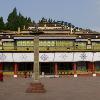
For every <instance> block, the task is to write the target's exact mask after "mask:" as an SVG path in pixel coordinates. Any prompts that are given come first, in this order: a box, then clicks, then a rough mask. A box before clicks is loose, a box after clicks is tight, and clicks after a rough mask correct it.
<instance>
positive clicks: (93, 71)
mask: <svg viewBox="0 0 100 100" xmlns="http://www.w3.org/2000/svg"><path fill="white" fill-rule="evenodd" d="M92 66H93V69H92V73H93V76H96V73H95V63H94V62H93V63H92Z"/></svg>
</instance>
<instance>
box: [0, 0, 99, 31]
mask: <svg viewBox="0 0 100 100" xmlns="http://www.w3.org/2000/svg"><path fill="white" fill-rule="evenodd" d="M14 7H16V8H17V10H18V12H19V11H20V12H21V13H22V14H23V15H24V16H28V17H31V18H32V20H36V21H38V20H39V19H41V18H42V17H46V18H53V19H55V20H64V21H67V22H71V23H72V24H74V25H76V26H79V27H82V28H90V29H92V30H97V31H100V0H0V16H3V17H4V20H5V21H6V20H7V16H8V14H9V13H10V12H11V11H12V10H13V8H14Z"/></svg>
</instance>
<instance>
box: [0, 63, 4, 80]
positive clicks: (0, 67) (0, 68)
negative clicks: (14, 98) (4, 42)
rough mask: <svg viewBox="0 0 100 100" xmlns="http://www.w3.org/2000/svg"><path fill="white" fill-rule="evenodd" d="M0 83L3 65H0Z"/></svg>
mask: <svg viewBox="0 0 100 100" xmlns="http://www.w3.org/2000/svg"><path fill="white" fill-rule="evenodd" d="M0 81H3V63H0Z"/></svg>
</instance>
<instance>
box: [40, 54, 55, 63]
mask: <svg viewBox="0 0 100 100" xmlns="http://www.w3.org/2000/svg"><path fill="white" fill-rule="evenodd" d="M53 60H54V53H40V54H39V61H40V62H53Z"/></svg>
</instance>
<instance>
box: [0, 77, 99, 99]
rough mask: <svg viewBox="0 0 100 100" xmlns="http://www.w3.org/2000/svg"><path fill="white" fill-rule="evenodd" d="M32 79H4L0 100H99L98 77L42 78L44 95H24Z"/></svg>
mask: <svg viewBox="0 0 100 100" xmlns="http://www.w3.org/2000/svg"><path fill="white" fill-rule="evenodd" d="M30 82H32V78H26V79H25V78H17V79H14V78H5V79H4V82H3V83H2V82H0V100H100V77H78V78H74V77H66V78H42V79H41V82H42V83H43V84H44V85H45V88H46V90H47V92H46V93H39V94H38V93H25V91H26V89H27V87H28V86H29V83H30Z"/></svg>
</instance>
